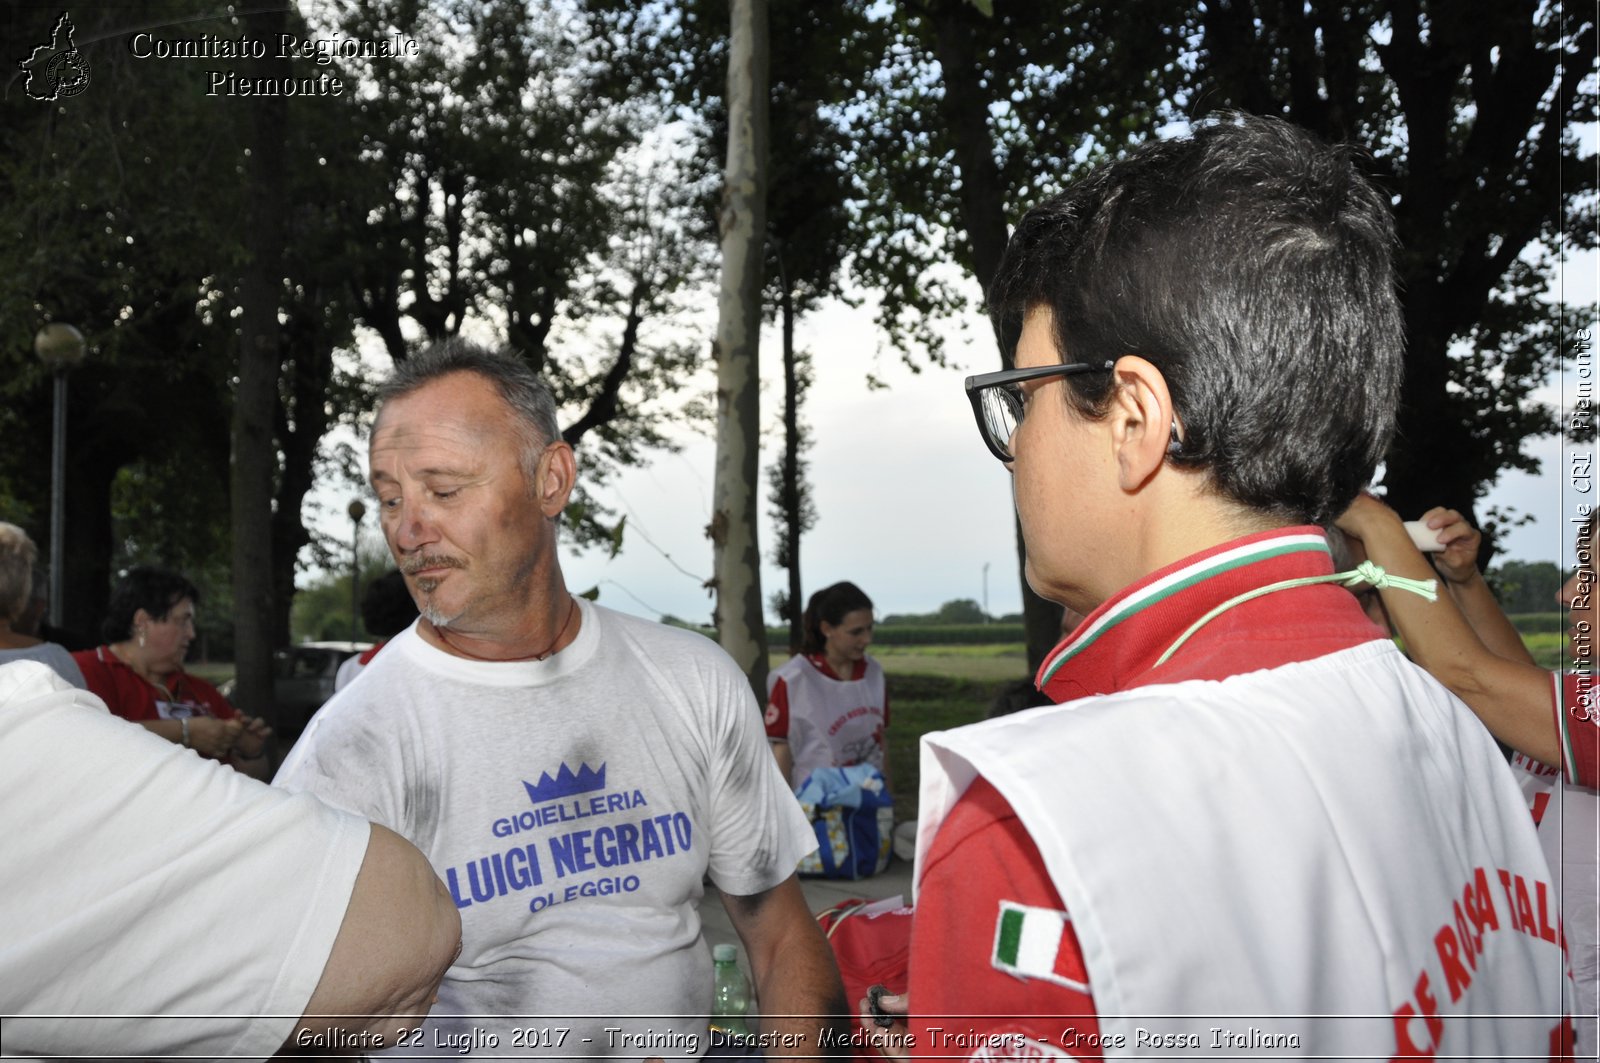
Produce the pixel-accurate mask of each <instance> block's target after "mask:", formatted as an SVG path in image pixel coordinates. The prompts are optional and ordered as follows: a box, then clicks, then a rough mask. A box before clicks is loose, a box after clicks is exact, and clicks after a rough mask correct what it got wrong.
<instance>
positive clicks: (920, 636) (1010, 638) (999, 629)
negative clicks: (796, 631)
mask: <svg viewBox="0 0 1600 1063" xmlns="http://www.w3.org/2000/svg"><path fill="white" fill-rule="evenodd" d="M788 637H789V629H788V628H777V627H773V628H768V629H767V639H768V640H769V641H770V643H771V644H772V645H774V646H781V645H783V644H784V642H785V640H786V639H787V638H788ZM872 641H873V643H874V645H878V646H951V645H963V644H972V645H984V646H990V645H995V644H997V643H1012V642H1020V641H1022V625H1021V624H1020V623H1011V624H972V623H966V624H946V623H942V622H938V621H934V622H931V623H920V624H911V623H898V622H897V623H893V624H891V623H880V624H878V625H877V626H876V627H874V628H873V630H872Z"/></svg>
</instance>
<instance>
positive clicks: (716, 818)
mask: <svg viewBox="0 0 1600 1063" xmlns="http://www.w3.org/2000/svg"><path fill="white" fill-rule="evenodd" d="M712 662H713V664H712V666H711V667H707V668H706V669H705V682H706V687H707V690H706V695H707V697H709V698H710V700H711V716H710V718H711V720H712V725H713V727H714V739H715V740H714V744H713V747H712V755H713V758H714V759H713V762H712V769H711V771H712V799H711V807H712V813H711V815H712V824H713V832H712V843H711V878H712V881H714V882H715V883H716V884H717V888H718V889H720V890H722V891H723V892H724V893H731V894H734V895H735V896H749V895H750V894H754V893H761V892H763V891H765V890H769V889H771V888H772V887H774V886H776V885H778V884H779V883H781V882H783V881H784V880H785V879H787V878H788V877H789V876H790V875H792V874H794V870H795V867H796V865H798V864H799V863H800V860H801V858H803V857H805V856H806V855H807V854H809V853H811V852H813V851H814V850H815V849H816V848H817V838H816V834H815V833H814V832H813V831H812V828H811V824H810V823H809V822H807V820H806V817H805V813H804V812H802V811H801V810H800V803H799V802H798V801H796V800H795V797H794V792H793V791H792V790H790V789H789V784H788V782H786V781H785V780H784V778H783V773H782V772H781V771H779V770H778V761H777V758H775V757H774V756H773V755H772V753H771V751H770V750H769V749H768V747H767V739H766V733H765V731H764V729H763V727H762V722H761V721H762V713H761V708H760V706H758V705H757V704H756V699H755V694H754V692H753V691H752V690H751V689H750V683H749V681H748V680H747V679H746V678H745V676H744V673H742V672H740V671H739V670H738V667H737V666H736V665H735V664H734V663H733V661H732V659H731V658H728V657H727V656H726V655H725V654H722V653H721V651H720V650H719V651H718V655H717V657H715V658H713V659H712Z"/></svg>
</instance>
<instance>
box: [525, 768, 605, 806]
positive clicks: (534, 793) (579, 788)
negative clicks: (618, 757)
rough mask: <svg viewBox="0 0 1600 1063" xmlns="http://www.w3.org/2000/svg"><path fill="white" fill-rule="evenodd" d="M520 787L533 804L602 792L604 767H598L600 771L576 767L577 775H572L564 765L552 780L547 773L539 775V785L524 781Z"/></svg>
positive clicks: (603, 787) (570, 770) (569, 769)
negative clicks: (594, 791)
mask: <svg viewBox="0 0 1600 1063" xmlns="http://www.w3.org/2000/svg"><path fill="white" fill-rule="evenodd" d="M522 785H523V787H524V788H526V789H527V791H528V800H530V801H532V802H533V803H534V804H536V805H538V804H544V803H545V802H547V801H555V800H557V799H559V798H562V797H571V796H572V795H574V794H586V793H588V792H589V791H591V790H604V789H605V788H606V766H605V765H604V764H601V765H600V770H599V771H595V770H594V769H593V768H591V767H589V765H587V764H580V765H578V773H577V774H576V775H574V774H573V773H572V769H571V768H569V767H567V766H566V765H565V764H563V765H561V770H560V771H558V772H556V777H555V778H554V779H552V778H550V773H549V772H547V771H544V772H540V773H539V784H538V785H537V786H535V785H534V784H533V783H531V782H529V781H527V780H526V779H524V780H523V781H522Z"/></svg>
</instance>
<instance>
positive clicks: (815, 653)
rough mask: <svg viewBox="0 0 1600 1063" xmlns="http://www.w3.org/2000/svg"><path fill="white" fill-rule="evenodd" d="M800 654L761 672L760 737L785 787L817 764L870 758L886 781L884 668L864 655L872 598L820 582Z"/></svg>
mask: <svg viewBox="0 0 1600 1063" xmlns="http://www.w3.org/2000/svg"><path fill="white" fill-rule="evenodd" d="M802 626H803V628H804V635H803V638H802V641H801V644H800V653H799V654H797V655H796V656H794V657H791V658H790V659H789V660H788V661H786V662H785V663H784V664H783V665H782V666H781V667H779V668H777V669H774V670H773V672H772V673H771V674H770V675H769V676H768V677H767V740H768V741H769V742H771V743H772V751H773V754H774V755H775V756H776V757H777V758H778V766H779V767H781V768H782V769H783V773H784V776H785V777H786V778H787V779H788V780H789V785H790V786H792V787H794V788H796V789H798V788H799V787H800V786H801V784H803V783H804V782H805V781H806V776H808V775H810V774H811V773H812V772H813V771H814V770H816V769H817V768H829V767H831V768H846V767H850V766H851V765H854V764H870V765H872V766H873V767H874V768H877V769H878V771H880V772H882V773H883V775H884V779H885V781H886V782H887V781H888V774H889V773H888V761H887V759H886V757H885V756H884V749H885V746H884V729H885V728H886V727H888V725H889V696H888V691H887V689H886V687H885V684H884V678H883V668H882V666H880V665H879V664H878V662H877V661H874V660H873V659H872V658H871V657H868V656H867V647H868V646H870V645H872V599H870V598H868V597H867V596H866V595H865V594H864V593H862V591H861V588H860V587H857V586H856V585H855V584H854V583H848V582H844V583H835V584H834V585H833V586H831V587H824V588H823V589H822V590H820V591H817V592H816V593H815V594H813V595H812V596H811V600H810V601H809V602H807V603H806V611H805V616H804V618H803V620H802Z"/></svg>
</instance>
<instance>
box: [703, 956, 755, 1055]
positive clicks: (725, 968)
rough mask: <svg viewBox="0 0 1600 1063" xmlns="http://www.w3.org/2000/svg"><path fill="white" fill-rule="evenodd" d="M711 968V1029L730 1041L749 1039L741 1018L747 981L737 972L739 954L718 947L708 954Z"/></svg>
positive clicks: (747, 1008)
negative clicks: (712, 965) (712, 967)
mask: <svg viewBox="0 0 1600 1063" xmlns="http://www.w3.org/2000/svg"><path fill="white" fill-rule="evenodd" d="M711 960H712V963H713V964H715V967H714V970H713V974H712V977H713V982H712V990H711V1028H712V1029H713V1030H717V1031H719V1032H721V1033H722V1034H724V1035H726V1036H727V1037H728V1038H730V1039H732V1040H738V1039H740V1038H745V1037H749V1036H750V1027H748V1026H747V1025H745V1021H744V1017H745V1015H746V1014H747V1013H748V1012H749V1011H750V980H749V979H747V978H746V977H745V976H744V972H743V971H741V970H740V969H739V950H738V949H736V948H735V947H734V946H732V945H718V946H716V947H715V948H713V949H712V950H711Z"/></svg>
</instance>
